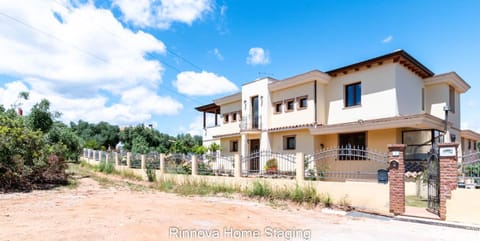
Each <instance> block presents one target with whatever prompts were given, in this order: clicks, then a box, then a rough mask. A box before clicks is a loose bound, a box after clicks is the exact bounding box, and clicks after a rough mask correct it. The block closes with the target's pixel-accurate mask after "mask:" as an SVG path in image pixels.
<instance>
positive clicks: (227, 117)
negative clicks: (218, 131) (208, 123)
mask: <svg viewBox="0 0 480 241" xmlns="http://www.w3.org/2000/svg"><path fill="white" fill-rule="evenodd" d="M229 117H230V114H223V123H228V121H229Z"/></svg>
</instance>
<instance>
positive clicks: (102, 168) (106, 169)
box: [97, 161, 115, 174]
mask: <svg viewBox="0 0 480 241" xmlns="http://www.w3.org/2000/svg"><path fill="white" fill-rule="evenodd" d="M97 169H98V171H99V172H103V173H105V174H110V173H112V172H113V171H114V170H115V166H114V164H113V163H112V162H107V161H100V163H99V164H98V166H97Z"/></svg>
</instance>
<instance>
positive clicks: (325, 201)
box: [320, 193, 333, 207]
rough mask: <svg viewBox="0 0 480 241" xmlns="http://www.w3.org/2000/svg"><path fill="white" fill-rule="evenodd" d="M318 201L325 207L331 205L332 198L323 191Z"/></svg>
mask: <svg viewBox="0 0 480 241" xmlns="http://www.w3.org/2000/svg"><path fill="white" fill-rule="evenodd" d="M320 202H321V203H323V205H325V207H331V206H332V205H333V198H332V197H331V196H330V194H329V193H324V194H322V195H321V196H320Z"/></svg>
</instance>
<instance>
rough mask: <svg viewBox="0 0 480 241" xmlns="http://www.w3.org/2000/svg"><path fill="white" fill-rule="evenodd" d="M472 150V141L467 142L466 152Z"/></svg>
mask: <svg viewBox="0 0 480 241" xmlns="http://www.w3.org/2000/svg"><path fill="white" fill-rule="evenodd" d="M470 149H472V141H471V140H468V150H470Z"/></svg>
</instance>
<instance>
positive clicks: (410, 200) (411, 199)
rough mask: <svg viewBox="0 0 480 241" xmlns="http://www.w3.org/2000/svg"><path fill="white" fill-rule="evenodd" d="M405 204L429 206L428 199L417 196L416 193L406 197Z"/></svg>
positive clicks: (420, 206) (421, 206)
mask: <svg viewBox="0 0 480 241" xmlns="http://www.w3.org/2000/svg"><path fill="white" fill-rule="evenodd" d="M405 205H406V206H410V207H419V208H427V207H428V200H427V199H422V198H420V197H417V196H416V195H410V196H406V197H405Z"/></svg>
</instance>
